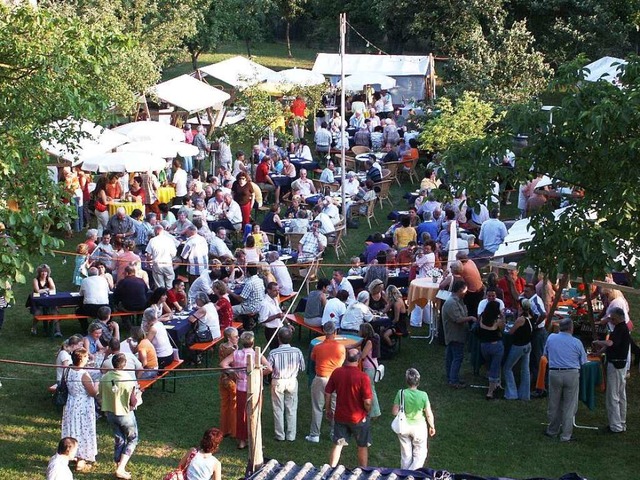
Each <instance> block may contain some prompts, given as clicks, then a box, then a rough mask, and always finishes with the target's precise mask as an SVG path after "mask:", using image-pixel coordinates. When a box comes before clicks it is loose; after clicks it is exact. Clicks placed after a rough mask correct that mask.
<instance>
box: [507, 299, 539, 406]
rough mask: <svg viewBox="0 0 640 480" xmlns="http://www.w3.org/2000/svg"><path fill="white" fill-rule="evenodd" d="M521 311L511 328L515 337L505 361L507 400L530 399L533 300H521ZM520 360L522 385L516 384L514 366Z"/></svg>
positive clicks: (510, 331)
mask: <svg viewBox="0 0 640 480" xmlns="http://www.w3.org/2000/svg"><path fill="white" fill-rule="evenodd" d="M520 307H521V313H520V316H519V317H518V318H517V319H516V321H515V322H514V324H513V327H511V329H510V330H509V333H510V334H511V335H512V337H513V341H512V344H511V350H509V355H507V359H506V360H505V362H504V380H505V384H506V385H505V391H504V398H505V399H506V400H530V399H531V388H530V387H531V385H530V375H531V374H530V371H529V358H530V356H531V337H532V334H533V329H534V325H535V322H534V320H533V313H532V312H531V302H530V301H529V300H528V299H526V298H523V299H522V300H520ZM518 360H520V385H519V386H518V385H517V384H516V379H515V377H514V375H513V368H514V367H515V366H516V364H517V363H518Z"/></svg>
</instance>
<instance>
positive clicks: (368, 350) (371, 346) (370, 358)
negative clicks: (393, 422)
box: [358, 323, 381, 418]
mask: <svg viewBox="0 0 640 480" xmlns="http://www.w3.org/2000/svg"><path fill="white" fill-rule="evenodd" d="M358 336H360V337H362V343H361V344H360V345H361V348H362V355H361V358H362V369H363V370H364V373H366V374H367V376H368V377H369V380H370V381H371V393H372V394H373V398H372V401H371V410H369V418H377V417H379V416H380V415H381V413H380V403H378V394H377V393H376V387H375V376H376V369H377V367H378V357H379V356H380V337H379V336H378V334H377V333H376V332H374V331H373V327H372V326H371V324H370V323H363V324H362V325H360V330H359V331H358Z"/></svg>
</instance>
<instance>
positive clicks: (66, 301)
mask: <svg viewBox="0 0 640 480" xmlns="http://www.w3.org/2000/svg"><path fill="white" fill-rule="evenodd" d="M71 293H72V292H58V293H56V294H55V295H48V296H44V295H40V296H38V297H34V296H33V294H31V295H29V297H27V302H26V304H25V307H27V308H29V311H30V312H31V313H32V314H35V309H36V308H55V307H79V306H80V305H82V300H83V298H84V297H83V296H82V295H76V294H74V295H72V294H71Z"/></svg>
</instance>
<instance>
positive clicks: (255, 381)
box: [238, 347, 264, 473]
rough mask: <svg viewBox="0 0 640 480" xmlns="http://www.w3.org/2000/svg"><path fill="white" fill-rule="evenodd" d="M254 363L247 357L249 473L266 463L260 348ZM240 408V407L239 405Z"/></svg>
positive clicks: (257, 348) (256, 352)
mask: <svg viewBox="0 0 640 480" xmlns="http://www.w3.org/2000/svg"><path fill="white" fill-rule="evenodd" d="M254 351H255V355H254V361H253V362H252V361H251V357H247V377H248V378H247V405H246V409H247V427H248V431H249V465H248V467H249V472H250V473H254V472H255V471H256V470H258V469H259V468H260V467H261V466H262V464H263V463H264V458H263V456H262V369H261V363H260V359H261V358H262V352H261V351H260V347H256V348H255V350H254ZM238 407H240V405H238Z"/></svg>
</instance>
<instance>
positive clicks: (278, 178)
mask: <svg viewBox="0 0 640 480" xmlns="http://www.w3.org/2000/svg"><path fill="white" fill-rule="evenodd" d="M271 180H273V183H274V185H275V186H276V187H288V186H290V185H291V183H292V182H293V179H292V178H291V177H289V176H287V175H271Z"/></svg>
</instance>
